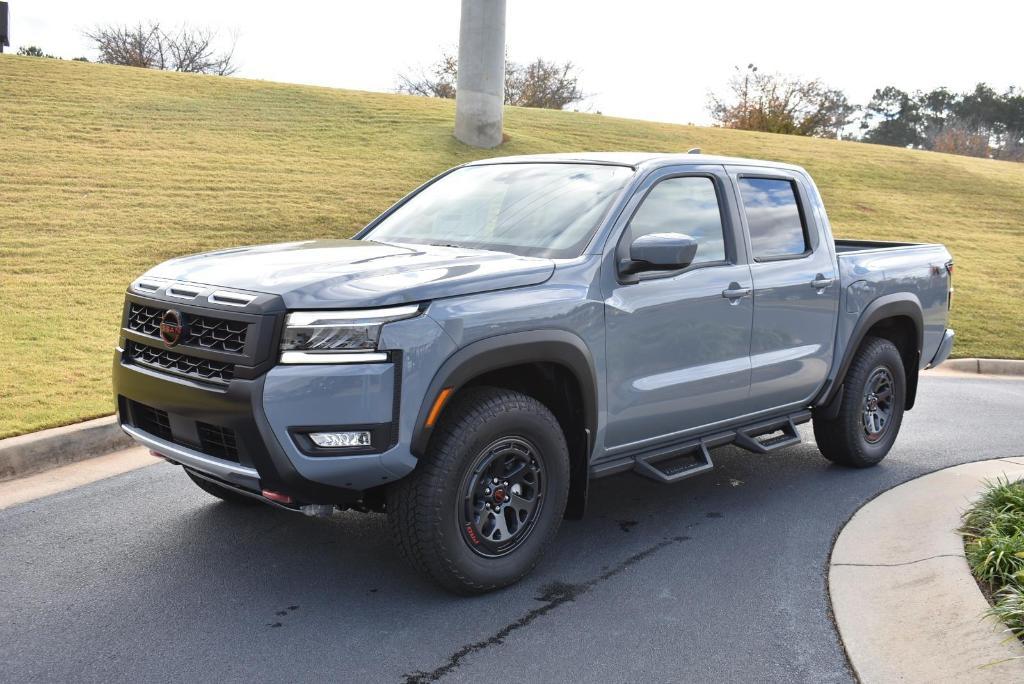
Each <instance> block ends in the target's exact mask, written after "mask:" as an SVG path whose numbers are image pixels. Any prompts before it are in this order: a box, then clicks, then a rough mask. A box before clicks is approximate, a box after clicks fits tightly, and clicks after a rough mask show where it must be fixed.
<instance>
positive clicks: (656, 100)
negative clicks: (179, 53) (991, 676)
mask: <svg viewBox="0 0 1024 684" xmlns="http://www.w3.org/2000/svg"><path fill="white" fill-rule="evenodd" d="M9 7H10V18H11V47H10V48H8V50H9V51H10V52H14V51H16V50H17V48H18V47H19V46H26V45H38V46H40V47H42V48H43V49H44V50H45V51H46V52H48V53H52V54H55V55H58V56H61V57H64V58H65V59H67V58H72V57H78V56H83V55H84V56H86V57H89V58H90V59H92V58H94V57H95V54H94V52H93V51H92V50H91V49H90V45H89V42H88V40H86V39H85V38H84V37H83V36H82V31H83V30H85V29H88V28H90V27H92V26H95V25H96V24H107V23H134V22H137V21H139V20H149V19H157V20H159V21H160V22H161V23H163V24H165V25H171V26H173V25H178V24H181V23H182V22H187V23H189V24H191V25H193V26H201V27H208V28H213V29H217V30H218V31H220V32H221V35H222V38H223V40H224V41H225V43H230V40H231V36H235V37H236V38H235V40H236V49H235V57H236V61H237V63H238V65H239V67H240V68H239V70H238V72H237V74H236V75H237V76H239V77H245V78H255V79H263V80H271V81H283V82H288V83H306V84H312V85H323V86H331V87H338V88H351V89H358V90H375V91H384V92H388V91H393V90H394V88H395V86H396V83H397V75H398V74H399V73H416V72H417V71H418V69H419V68H421V67H423V66H426V65H429V64H430V63H431V62H432V61H434V60H435V59H436V58H437V56H438V55H439V54H440V53H441V52H442V51H443V50H445V49H449V50H452V51H455V50H457V46H458V35H459V8H460V2H459V0H419V1H412V0H385V1H381V0H378V1H377V2H373V1H372V0H371V1H367V0H360V1H358V2H356V1H349V0H339V1H335V2H308V1H304V0H291V2H278V3H264V2H257V1H253V0H246V1H244V2H243V1H241V0H205V1H200V0H175V1H174V2H168V1H166V0H164V1H163V2H146V1H145V0H89V1H82V0H9ZM1022 25H1024V3H1022V2H1016V1H1014V2H984V1H982V0H977V1H975V2H972V3H964V2H962V1H961V2H959V3H956V2H944V1H941V0H935V1H933V2H899V1H898V0H888V1H887V2H877V1H876V0H862V1H861V2H857V3H848V2H844V3H829V2H827V0H826V1H825V2H822V0H818V1H817V2H803V1H800V0H784V1H775V2H772V1H765V0H760V1H758V2H748V1H747V0H730V1H729V2H686V1H684V0H674V1H666V0H660V1H655V0H629V1H628V2H614V3H612V2H601V1H600V0H589V1H581V0H508V15H507V27H506V45H507V48H508V55H509V58H510V59H512V60H514V61H519V62H523V61H529V60H531V59H534V58H536V57H544V58H545V59H550V60H556V61H559V62H563V61H571V62H572V63H573V64H575V65H576V66H577V68H578V71H579V76H580V85H581V86H582V89H583V90H584V91H585V92H586V93H588V94H589V95H590V97H589V98H588V99H587V101H586V102H585V103H583V104H582V105H581V106H580V108H581V109H583V110H586V111H600V112H602V113H604V114H607V115H610V116H622V117H629V118H638V119H648V120H652V121H668V122H676V123H695V124H708V123H710V118H709V116H708V113H707V109H706V103H707V94H708V92H709V91H710V90H715V91H721V90H722V89H723V86H724V84H725V83H726V81H727V80H728V78H729V76H730V75H731V74H732V73H733V70H734V68H735V67H736V66H745V65H746V64H748V63H754V64H756V65H758V67H759V68H760V69H761V70H763V71H774V72H781V73H784V74H787V75H792V76H799V77H803V78H821V79H822V80H823V81H824V82H825V83H827V84H828V85H830V86H832V87H835V88H840V89H842V90H843V91H844V92H846V94H847V97H848V98H849V99H850V101H851V102H854V103H857V104H866V103H867V101H868V100H870V98H871V94H872V92H873V91H874V89H875V88H880V87H882V86H885V85H890V84H891V85H895V86H898V87H900V88H903V89H904V90H916V89H924V90H929V89H931V88H934V87H938V86H946V87H949V88H951V89H954V90H968V89H973V87H974V84H975V83H977V82H979V81H984V82H987V83H988V84H989V85H991V86H993V87H995V88H996V89H997V90H1004V89H1005V88H1007V87H1009V86H1011V85H1016V86H1018V87H1021V86H1024V74H1022V73H1021V66H1022V61H1024V60H1022V54H1024V53H1022V52H1021V45H1020V38H1019V31H1020V27H1021V26H1022ZM0 91H2V80H0Z"/></svg>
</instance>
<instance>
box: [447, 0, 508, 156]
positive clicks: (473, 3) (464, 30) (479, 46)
mask: <svg viewBox="0 0 1024 684" xmlns="http://www.w3.org/2000/svg"><path fill="white" fill-rule="evenodd" d="M504 100H505V0H462V21H461V23H460V24H459V79H458V83H457V85H456V90H455V137H456V138H458V139H459V140H460V141H462V142H464V143H466V144H467V145H472V146H473V147H497V146H498V145H500V144H501V123H502V105H503V104H504Z"/></svg>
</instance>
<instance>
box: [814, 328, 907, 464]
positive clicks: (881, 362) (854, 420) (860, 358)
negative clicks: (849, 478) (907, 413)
mask: <svg viewBox="0 0 1024 684" xmlns="http://www.w3.org/2000/svg"><path fill="white" fill-rule="evenodd" d="M840 391H841V392H842V397H841V399H840V405H839V413H838V415H837V417H836V418H835V419H834V420H824V419H822V418H820V417H818V416H815V417H814V438H815V440H817V442H818V449H819V450H821V453H822V455H824V456H825V458H827V459H828V460H830V461H832V462H833V463H838V464H839V465H844V466H850V467H852V468H866V467H868V466H873V465H875V464H876V463H878V462H879V461H881V460H882V459H883V458H885V456H886V454H888V453H889V450H890V449H891V448H892V445H893V443H894V442H895V441H896V436H897V434H898V433H899V431H900V425H901V424H902V422H903V407H904V402H905V400H906V374H905V373H904V369H903V359H902V357H901V356H900V352H899V350H898V349H897V348H896V345H894V344H893V343H892V342H890V341H889V340H886V339H883V338H880V337H869V338H866V339H865V340H864V342H863V343H862V344H861V347H860V349H858V350H857V354H856V356H855V357H854V359H853V363H852V364H851V365H850V369H849V371H848V372H847V374H846V379H845V380H844V381H843V388H842V390H840Z"/></svg>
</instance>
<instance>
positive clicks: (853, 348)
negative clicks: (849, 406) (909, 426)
mask: <svg viewBox="0 0 1024 684" xmlns="http://www.w3.org/2000/svg"><path fill="white" fill-rule="evenodd" d="M900 317H902V318H909V319H910V320H911V322H912V323H913V324H914V332H915V333H916V335H915V343H916V348H915V349H914V360H913V361H914V362H913V364H912V366H911V367H907V368H904V370H905V371H906V372H907V396H906V408H907V409H910V408H912V407H913V406H914V399H915V397H916V395H917V376H918V370H919V368H918V366H919V359H920V358H921V348H922V347H923V346H924V312H923V311H922V309H921V302H920V301H918V299H917V297H915V296H914V295H913V294H911V293H909V292H897V293H895V294H890V295H884V296H882V297H878V298H877V299H875V300H873V301H872V302H871V303H870V304H868V305H867V306H866V307H865V308H864V311H863V312H862V313H861V315H860V318H859V319H857V324H856V325H855V326H854V328H853V332H852V333H851V334H850V343H849V344H848V345H847V346H846V350H845V351H844V352H843V358H842V360H841V361H840V363H839V367H838V370H837V371H836V374H835V376H834V377H833V379H832V381H831V382H830V383H827V384H826V385H825V388H824V389H823V390H822V391H821V393H820V395H819V397H818V400H817V401H815V402H814V407H815V408H816V409H818V410H819V411H823V412H824V414H825V417H826V418H834V417H835V415H833V414H835V413H838V410H839V402H838V401H834V400H836V399H838V397H839V396H840V394H839V390H840V388H841V387H842V386H843V381H844V380H845V378H846V373H847V372H848V371H849V370H850V364H851V363H853V357H854V355H855V354H856V353H857V350H858V349H860V345H861V343H862V342H863V341H864V337H865V336H866V335H867V333H868V331H869V330H870V329H871V328H872V327H873V326H875V325H876V324H878V323H880V322H882V321H884V320H886V319H889V318H900Z"/></svg>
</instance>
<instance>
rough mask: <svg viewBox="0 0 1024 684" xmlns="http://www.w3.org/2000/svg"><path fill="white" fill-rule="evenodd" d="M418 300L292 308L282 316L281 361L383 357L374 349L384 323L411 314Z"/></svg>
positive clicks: (363, 359) (376, 358) (374, 358)
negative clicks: (339, 308) (343, 307)
mask: <svg viewBox="0 0 1024 684" xmlns="http://www.w3.org/2000/svg"><path fill="white" fill-rule="evenodd" d="M419 313H420V307H419V305H418V304H412V305H409V306H396V307H392V308H388V309H364V310H362V311H296V312H295V313H290V314H288V317H287V318H286V319H285V326H284V333H283V334H282V335H281V363H344V362H353V361H354V362H359V361H383V360H385V359H386V358H387V355H385V354H377V353H374V352H375V351H376V349H377V341H378V340H379V339H380V329H381V327H382V326H383V325H384V324H385V323H390V322H392V321H399V320H402V319H403V318H412V317H413V316H417V315H419Z"/></svg>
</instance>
